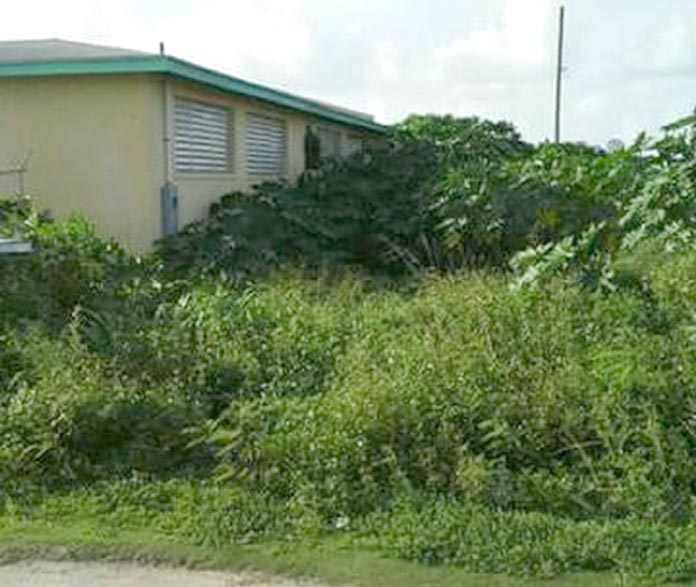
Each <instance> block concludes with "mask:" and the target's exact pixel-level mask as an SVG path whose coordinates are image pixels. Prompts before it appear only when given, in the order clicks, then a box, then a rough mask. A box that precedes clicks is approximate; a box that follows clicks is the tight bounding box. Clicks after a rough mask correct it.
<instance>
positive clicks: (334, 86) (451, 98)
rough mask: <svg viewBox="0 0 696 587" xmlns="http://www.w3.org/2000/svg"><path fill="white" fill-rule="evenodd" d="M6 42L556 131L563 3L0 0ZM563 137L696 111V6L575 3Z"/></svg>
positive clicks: (362, 104)
mask: <svg viewBox="0 0 696 587" xmlns="http://www.w3.org/2000/svg"><path fill="white" fill-rule="evenodd" d="M5 3H6V6H5V7H4V10H2V13H3V15H4V17H3V18H2V19H0V40H14V39H37V38H64V39H68V40H75V41H84V42H90V43H100V44H109V45H115V46H121V47H126V48H131V49H140V50H144V51H150V52H156V51H157V50H158V45H159V42H160V41H163V42H164V43H165V45H166V50H167V53H169V54H171V55H175V56H177V57H180V58H183V59H188V60H191V61H194V62H196V63H198V64H200V65H203V66H206V67H211V68H214V69H219V70H221V71H224V72H226V73H229V74H231V75H235V76H238V77H242V78H244V79H247V80H249V81H256V82H260V83H264V84H267V85H271V86H273V87H277V88H281V89H285V90H288V91H291V92H294V93H298V94H302V95H305V96H308V97H313V98H316V99H322V100H328V101H331V102H334V103H336V104H339V105H342V106H345V107H349V108H353V109H358V110H363V111H366V112H369V113H371V114H374V115H375V116H376V118H377V119H378V120H379V121H380V122H384V123H392V122H396V121H399V120H401V119H403V118H404V117H405V116H407V115H408V114H411V113H453V114H455V115H458V116H473V115H476V116H480V117H485V118H492V119H495V120H507V121H510V122H512V123H514V124H515V125H516V126H517V127H518V128H519V130H520V131H521V132H522V134H523V136H524V137H525V138H526V139H528V140H531V141H542V140H546V139H548V138H550V137H551V136H552V134H553V107H554V74H555V73H554V68H555V53H556V43H557V20H558V8H559V5H560V3H559V1H558V0H166V1H164V0H61V1H60V2H57V1H56V0H22V1H21V2H16V0H0V8H2V5H3V4H5ZM564 4H565V5H566V25H567V26H566V48H565V61H566V69H565V71H564V96H563V98H564V102H563V139H564V140H569V141H583V142H587V143H591V144H597V145H606V143H607V142H608V141H609V140H611V139H615V138H618V139H621V140H623V141H624V142H630V141H631V140H632V139H634V138H635V136H636V135H637V134H638V133H639V132H641V131H643V130H647V131H649V132H651V133H657V132H659V129H660V127H661V126H662V125H664V124H665V123H667V122H670V121H671V120H674V119H676V118H679V117H681V116H685V115H687V114H689V113H691V112H692V111H693V110H694V107H696V34H693V31H696V1H694V0H661V1H659V2H657V1H655V0H566V1H565V2H564Z"/></svg>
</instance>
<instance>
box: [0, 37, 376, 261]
mask: <svg viewBox="0 0 696 587" xmlns="http://www.w3.org/2000/svg"><path fill="white" fill-rule="evenodd" d="M308 132H311V133H312V134H313V136H315V137H318V138H319V145H320V153H321V156H330V157H339V156H343V155H346V154H348V153H350V152H351V151H353V150H356V149H359V148H360V147H361V145H362V143H363V141H365V140H366V139H369V138H372V137H375V136H379V135H381V134H383V133H384V132H385V128H384V127H383V126H381V125H379V124H377V123H375V121H374V119H373V118H372V117H370V116H368V115H365V114H362V113H359V112H354V111H351V110H346V109H343V108H339V107H336V106H331V105H328V104H324V103H321V102H317V101H314V100H309V99H306V98H301V97H299V96H295V95H292V94H288V93H286V92H282V91H278V90H274V89H271V88H268V87H264V86H260V85H257V84H252V83H249V82H246V81H243V80H240V79H237V78H234V77H230V76H228V75H225V74H222V73H219V72H216V71H212V70H209V69H205V68H203V67H200V66H197V65H194V64H192V63H189V62H186V61H182V60H180V59H177V58H174V57H170V56H168V55H163V54H150V53H141V52H136V51H130V50H125V49H117V48H111V47H101V46H96V45H87V44H82V43H72V42H67V41H60V40H45V41H17V42H3V43H0V194H3V195H10V194H11V193H16V192H20V191H21V192H23V193H27V194H30V195H32V196H33V197H34V198H36V200H37V201H38V202H39V204H40V205H41V206H42V207H44V208H47V209H48V210H50V211H51V212H52V213H53V214H54V215H55V216H57V217H64V216H66V215H68V214H70V213H73V212H78V213H81V214H83V215H85V216H87V217H88V218H90V219H91V220H92V221H93V222H94V224H95V225H96V226H97V228H98V230H99V231H100V232H101V233H102V234H104V235H108V236H112V237H115V238H116V239H117V240H118V241H120V242H121V243H123V244H125V245H127V246H129V247H130V248H131V249H133V250H136V251H146V250H148V249H149V248H150V247H151V246H152V243H153V242H154V241H155V240H157V239H158V238H161V237H162V236H163V235H164V234H169V233H171V232H173V231H175V230H176V229H178V228H180V227H181V226H183V225H184V224H187V223H189V222H191V221H193V220H197V219H199V218H202V217H204V216H205V215H206V214H207V212H208V208H209V206H210V204H211V203H212V202H213V201H215V200H216V199H218V198H219V197H220V196H221V195H223V194H225V193H228V192H230V191H234V190H245V189H248V188H249V187H250V186H251V185H253V184H257V183H261V182H262V181H265V180H269V179H279V178H286V179H289V180H292V179H294V178H296V177H298V176H299V175H300V174H302V173H303V172H304V171H305V169H306V166H307V161H306V159H307V157H306V143H307V141H306V137H307V133H308Z"/></svg>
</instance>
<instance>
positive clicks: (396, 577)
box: [0, 520, 622, 587]
mask: <svg viewBox="0 0 696 587" xmlns="http://www.w3.org/2000/svg"><path fill="white" fill-rule="evenodd" d="M27 558H30V559H41V560H106V561H128V562H136V563H141V564H148V565H175V566H186V567H189V568H196V569H219V570H229V571H244V570H254V571H263V572H267V573H271V574H278V575H284V576H290V577H311V578H314V579H317V580H320V581H322V582H325V583H328V584H330V585H354V586H356V587H416V586H417V587H455V586H456V587H484V586H485V587H541V586H543V587H601V586H603V585H607V586H613V585H620V584H622V582H621V578H620V577H618V576H617V575H610V574H597V573H586V574H577V575H570V576H566V577H557V578H554V579H529V578H520V577H508V576H505V575H474V574H471V573H466V572H464V571H462V570H461V569H457V568H454V567H444V566H426V565H421V564H417V563H410V562H405V561H399V560H395V559H390V558H385V557H383V556H380V555H379V554H378V553H375V552H373V551H369V550H366V549H361V548H358V547H356V546H354V545H352V544H350V543H349V542H347V541H345V540H343V539H340V538H337V539H329V540H322V541H320V542H303V543H262V544H253V545H229V546H225V547H218V548H213V547H202V546H194V545H190V544H186V543H185V542H182V541H179V540H176V539H172V538H171V537H167V536H163V535H162V534H159V533H157V532H150V531H147V530H138V531H132V530H130V531H129V530H115V531H112V529H111V528H104V527H103V526H100V525H99V524H97V523H95V522H94V521H89V520H82V521H79V522H75V523H74V524H72V525H61V526H50V525H46V524H42V523H33V522H28V523H26V524H22V525H21V526H14V527H8V528H0V564H9V563H12V562H15V561H18V560H24V559H27Z"/></svg>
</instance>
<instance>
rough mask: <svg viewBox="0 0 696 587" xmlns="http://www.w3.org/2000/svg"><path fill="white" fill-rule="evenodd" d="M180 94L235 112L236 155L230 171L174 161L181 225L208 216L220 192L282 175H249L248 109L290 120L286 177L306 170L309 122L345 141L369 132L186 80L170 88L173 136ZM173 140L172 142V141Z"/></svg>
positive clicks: (291, 176)
mask: <svg viewBox="0 0 696 587" xmlns="http://www.w3.org/2000/svg"><path fill="white" fill-rule="evenodd" d="M177 97H179V98H184V99H189V100H195V101H197V102H201V103H205V104H210V105H215V106H222V107H224V108H227V109H228V110H229V112H230V115H231V120H232V126H233V141H234V147H233V157H234V161H233V162H232V169H231V172H230V173H191V172H186V173H182V172H177V171H176V170H175V169H174V165H173V162H171V163H170V165H171V169H172V181H173V182H174V183H175V184H176V185H177V186H178V188H179V223H180V226H183V225H185V224H188V223H189V222H192V221H194V220H197V219H200V218H204V217H205V216H206V215H207V213H208V210H209V208H210V204H211V203H213V202H215V201H217V200H218V199H219V198H220V196H222V195H224V194H226V193H229V192H232V191H245V190H248V189H249V188H250V187H252V186H253V185H254V184H258V183H262V182H263V181H266V180H273V179H278V178H277V177H276V176H260V175H249V174H248V173H247V171H246V144H245V137H246V118H247V114H248V113H250V112H251V113H265V114H269V115H273V116H277V117H280V118H283V119H284V120H286V121H287V131H288V146H287V154H288V155H287V156H288V160H287V168H286V173H285V175H284V177H285V178H286V179H289V180H293V179H295V178H297V177H298V176H299V175H300V174H302V173H303V172H304V170H305V147H304V142H305V132H306V129H307V126H308V125H322V126H329V127H332V128H335V129H337V130H339V131H340V133H341V135H342V136H341V138H342V144H344V145H347V144H349V142H348V137H359V136H363V135H365V136H367V134H366V133H362V134H361V133H360V132H359V131H354V130H352V129H348V128H345V127H342V126H340V125H331V124H330V123H325V122H322V121H320V120H318V119H316V118H313V117H310V116H307V115H304V114H301V113H298V112H295V111H292V110H285V109H282V108H279V107H275V106H272V105H268V104H264V103H263V102H259V101H255V100H249V99H246V98H243V97H235V96H230V95H229V94H225V93H223V92H218V91H217V90H214V89H209V88H206V87H204V86H200V85H198V84H193V83H189V82H185V81H172V82H171V83H170V89H169V104H170V106H169V112H170V117H169V118H170V120H169V132H170V135H171V136H172V137H173V120H172V116H173V112H174V100H175V99H176V98H177ZM170 144H172V143H171V142H170Z"/></svg>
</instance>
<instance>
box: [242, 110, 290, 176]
mask: <svg viewBox="0 0 696 587" xmlns="http://www.w3.org/2000/svg"><path fill="white" fill-rule="evenodd" d="M287 142H288V131H287V125H286V123H285V120H283V119H282V118H276V117H274V116H267V115H265V114H256V113H252V112H250V113H249V115H248V116H247V133H246V151H247V171H248V172H249V173H250V174H254V175H283V174H284V173H285V170H286V159H287Z"/></svg>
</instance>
